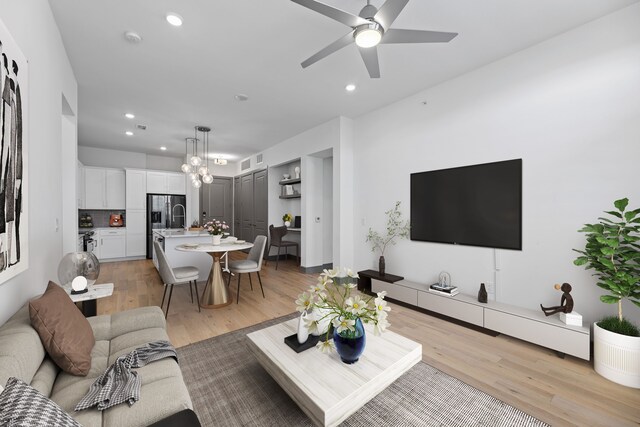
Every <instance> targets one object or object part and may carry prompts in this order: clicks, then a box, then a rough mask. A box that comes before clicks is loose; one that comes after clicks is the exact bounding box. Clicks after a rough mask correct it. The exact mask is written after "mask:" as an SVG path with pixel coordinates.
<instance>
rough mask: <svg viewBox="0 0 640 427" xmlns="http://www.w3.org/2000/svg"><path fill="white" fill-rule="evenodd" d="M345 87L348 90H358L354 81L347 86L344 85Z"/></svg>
mask: <svg viewBox="0 0 640 427" xmlns="http://www.w3.org/2000/svg"><path fill="white" fill-rule="evenodd" d="M344 89H345V90H346V91H347V92H353V91H354V90H356V85H354V84H353V83H349V84H348V85H346V86H345V87H344Z"/></svg>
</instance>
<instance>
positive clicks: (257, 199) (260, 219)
mask: <svg viewBox="0 0 640 427" xmlns="http://www.w3.org/2000/svg"><path fill="white" fill-rule="evenodd" d="M253 176H254V178H253V225H254V227H253V238H254V239H255V237H256V236H258V235H262V236H269V235H268V234H267V232H268V229H269V225H268V222H269V209H268V189H269V183H268V180H267V170H266V169H265V170H261V171H258V172H255V173H254V175H253ZM252 241H253V240H252Z"/></svg>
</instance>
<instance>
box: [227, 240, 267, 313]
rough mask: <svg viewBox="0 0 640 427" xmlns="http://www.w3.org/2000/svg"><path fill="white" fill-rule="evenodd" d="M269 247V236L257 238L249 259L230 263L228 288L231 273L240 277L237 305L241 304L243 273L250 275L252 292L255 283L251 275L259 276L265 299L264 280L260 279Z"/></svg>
mask: <svg viewBox="0 0 640 427" xmlns="http://www.w3.org/2000/svg"><path fill="white" fill-rule="evenodd" d="M265 246H267V236H256V239H255V241H254V242H253V247H252V248H251V250H250V251H249V255H248V256H247V259H243V260H239V261H229V270H230V273H229V279H228V280H227V286H229V285H231V273H236V274H237V275H238V297H237V299H236V304H237V303H239V302H240V276H241V275H242V273H248V274H249V284H250V285H251V290H253V282H252V280H251V273H257V274H258V281H259V282H260V290H261V291H262V298H264V297H265V296H264V288H263V287H262V279H261V278H260V270H261V269H262V258H263V257H264V248H265Z"/></svg>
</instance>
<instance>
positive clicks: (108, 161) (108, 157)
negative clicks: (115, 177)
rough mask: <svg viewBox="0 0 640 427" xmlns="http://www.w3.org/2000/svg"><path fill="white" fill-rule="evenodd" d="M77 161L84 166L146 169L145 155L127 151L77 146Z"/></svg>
mask: <svg viewBox="0 0 640 427" xmlns="http://www.w3.org/2000/svg"><path fill="white" fill-rule="evenodd" d="M78 160H80V162H82V164H83V165H85V166H97V167H103V168H134V169H147V155H146V154H144V153H133V152H129V151H121V150H107V149H104V148H95V147H84V146H78Z"/></svg>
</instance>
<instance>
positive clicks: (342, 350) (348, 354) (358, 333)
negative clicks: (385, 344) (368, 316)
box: [333, 318, 367, 364]
mask: <svg viewBox="0 0 640 427" xmlns="http://www.w3.org/2000/svg"><path fill="white" fill-rule="evenodd" d="M355 328H356V330H355V332H350V333H349V334H348V335H349V336H342V335H340V334H339V333H338V332H337V329H334V330H333V343H334V344H335V345H336V351H337V352H338V354H339V355H340V359H341V360H342V361H343V362H344V363H348V364H352V363H356V362H357V361H358V359H359V358H360V355H361V354H362V352H363V351H364V346H365V344H366V343H367V337H366V335H365V333H364V326H362V321H360V318H357V319H356V324H355ZM343 334H344V335H346V332H343Z"/></svg>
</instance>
